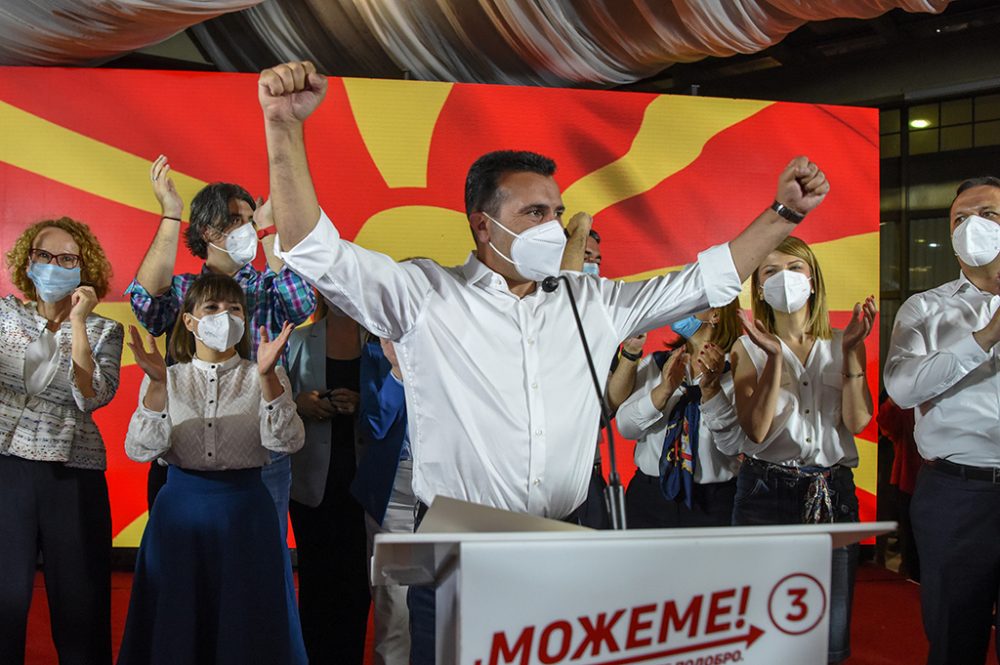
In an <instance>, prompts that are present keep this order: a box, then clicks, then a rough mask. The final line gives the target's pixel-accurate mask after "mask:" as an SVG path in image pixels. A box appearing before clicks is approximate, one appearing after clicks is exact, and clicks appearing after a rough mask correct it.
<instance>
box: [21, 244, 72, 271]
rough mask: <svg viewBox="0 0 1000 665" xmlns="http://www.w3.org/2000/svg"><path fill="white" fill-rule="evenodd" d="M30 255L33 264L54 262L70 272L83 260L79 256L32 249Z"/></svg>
mask: <svg viewBox="0 0 1000 665" xmlns="http://www.w3.org/2000/svg"><path fill="white" fill-rule="evenodd" d="M30 255H31V260H32V261H34V262H35V263H52V262H53V261H55V262H56V263H57V264H58V265H60V266H61V267H63V268H68V269H70V270H72V269H73V268H76V267H78V266H79V265H80V264H81V263H83V259H81V258H80V255H79V254H53V253H51V252H46V251H45V250H44V249H33V250H31V253H30Z"/></svg>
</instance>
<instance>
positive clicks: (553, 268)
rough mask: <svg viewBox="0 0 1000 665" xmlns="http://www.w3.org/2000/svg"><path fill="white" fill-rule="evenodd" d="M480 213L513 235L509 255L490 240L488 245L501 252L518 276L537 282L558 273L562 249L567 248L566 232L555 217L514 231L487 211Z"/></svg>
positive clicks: (501, 255)
mask: <svg viewBox="0 0 1000 665" xmlns="http://www.w3.org/2000/svg"><path fill="white" fill-rule="evenodd" d="M483 214H484V215H486V217H487V218H489V220H490V221H491V222H493V223H494V224H496V225H497V226H499V227H500V228H501V229H503V230H504V231H506V232H507V233H509V234H510V235H512V236H514V242H512V243H511V245H510V256H509V257H508V256H505V255H504V254H503V253H502V252H501V251H500V250H499V249H497V248H496V245H494V244H493V242H492V241H491V242H490V247H492V248H493V251H495V252H496V253H497V254H499V255H500V258H502V259H503V260H504V261H507V262H508V263H510V264H512V265H513V266H514V269H515V270H517V273H518V274H519V275H521V277H524V278H525V279H530V280H532V281H535V282H540V281H542V280H543V279H545V278H546V277H550V276H552V275H558V274H559V266H560V265H562V255H563V249H565V247H566V233H565V232H564V231H563V227H562V224H560V223H559V222H558V220H555V219H553V220H550V221H548V222H545V223H544V224H539V225H538V226H534V227H532V228H530V229H528V230H527V231H523V232H521V233H520V234H517V233H514V232H513V231H511V230H510V229H508V228H507V227H506V226H504V225H503V224H501V223H500V222H498V221H497V220H495V219H493V218H492V217H490V215H489V214H488V213H485V212H484V213H483Z"/></svg>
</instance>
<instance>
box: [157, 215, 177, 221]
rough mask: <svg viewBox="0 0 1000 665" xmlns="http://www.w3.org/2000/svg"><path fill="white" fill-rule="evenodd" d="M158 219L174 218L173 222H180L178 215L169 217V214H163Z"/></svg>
mask: <svg viewBox="0 0 1000 665" xmlns="http://www.w3.org/2000/svg"><path fill="white" fill-rule="evenodd" d="M160 219H172V220H174V221H175V222H180V221H182V220H181V218H180V217H170V216H169V215H163V216H162V217H160Z"/></svg>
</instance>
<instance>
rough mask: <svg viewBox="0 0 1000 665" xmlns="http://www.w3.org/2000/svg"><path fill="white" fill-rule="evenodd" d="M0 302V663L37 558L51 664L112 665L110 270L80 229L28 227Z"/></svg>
mask: <svg viewBox="0 0 1000 665" xmlns="http://www.w3.org/2000/svg"><path fill="white" fill-rule="evenodd" d="M7 265H8V268H9V270H10V277H11V281H12V282H13V284H14V286H15V287H16V288H17V289H19V290H20V291H21V293H23V294H24V297H25V298H26V300H27V302H22V301H21V300H19V299H18V298H17V297H15V296H12V295H10V296H7V297H5V298H3V299H0V571H3V572H2V580H3V581H2V583H0V662H3V663H22V662H24V648H25V631H26V627H27V619H28V607H29V605H30V603H31V594H32V587H33V586H34V580H35V567H36V564H37V562H38V553H39V550H41V553H42V556H43V558H44V568H43V572H44V574H45V582H46V584H45V590H46V593H47V595H48V600H49V607H50V608H51V618H52V637H53V640H54V642H55V645H56V651H57V652H58V653H59V662H60V663H96V664H98V665H101V664H104V665H107V664H110V663H111V508H110V505H109V504H108V486H107V482H106V481H105V478H104V469H105V467H106V457H105V450H104V441H103V440H102V439H101V434H100V432H99V431H98V430H97V426H96V425H95V424H94V419H93V417H92V416H91V414H92V413H93V411H94V410H96V409H98V408H100V407H102V406H104V405H105V404H107V403H108V402H110V401H111V398H112V397H114V395H115V391H116V390H117V389H118V370H119V365H120V363H121V353H122V337H123V332H122V326H121V324H119V323H116V322H114V321H111V320H109V319H106V318H103V317H101V316H97V315H96V314H94V313H93V310H94V306H95V305H96V304H97V302H98V300H99V299H100V298H103V297H104V295H105V293H106V292H107V290H108V281H109V279H110V277H111V265H110V264H109V263H108V260H107V258H106V257H105V255H104V251H103V250H102V249H101V245H100V244H99V243H98V242H97V239H96V238H95V237H94V236H93V234H92V233H91V232H90V229H89V228H88V227H87V226H86V225H85V224H82V223H80V222H77V221H74V220H72V219H69V218H67V217H63V218H61V219H56V220H47V221H43V222H39V223H37V224H34V225H33V226H31V227H29V228H28V229H27V230H25V231H24V232H23V233H22V234H21V235H20V237H19V238H18V239H17V241H15V243H14V247H13V249H11V250H10V252H8V254H7Z"/></svg>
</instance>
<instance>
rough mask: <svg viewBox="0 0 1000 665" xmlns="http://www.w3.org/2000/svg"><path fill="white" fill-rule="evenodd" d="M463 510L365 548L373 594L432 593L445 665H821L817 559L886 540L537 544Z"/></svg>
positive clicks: (804, 532)
mask: <svg viewBox="0 0 1000 665" xmlns="http://www.w3.org/2000/svg"><path fill="white" fill-rule="evenodd" d="M439 504H441V505H439ZM465 506H468V504H461V502H454V501H452V500H443V501H442V499H438V500H437V501H435V504H434V506H433V507H432V508H431V510H430V511H429V512H428V519H427V520H425V524H427V525H430V526H431V528H433V529H434V532H433V533H423V532H421V533H417V534H394V535H379V536H376V540H375V556H374V559H373V562H372V566H373V576H372V579H373V580H374V582H375V584H393V583H401V584H411V583H412V584H428V583H433V584H436V585H437V622H438V625H437V636H438V639H437V662H438V663H440V664H447V665H455V664H459V665H551V664H552V663H575V664H577V663H578V664H580V665H626V664H630V663H650V664H655V665H717V664H721V663H751V664H753V663H759V664H765V663H766V664H767V665H773V663H795V664H796V665H811V664H814V663H815V664H816V665H821V664H822V663H825V662H826V652H827V641H828V635H827V631H828V628H827V626H828V621H829V602H830V598H829V586H830V552H831V547H837V546H841V545H844V544H847V543H849V542H856V541H857V540H860V539H861V538H863V537H867V536H868V535H873V534H876V533H882V532H885V531H888V530H891V529H893V528H895V525H894V524H893V523H885V522H883V523H874V524H830V525H815V526H813V525H810V526H775V527H731V528H719V529H714V528H713V529H670V530H660V529H655V530H654V529H649V530H638V529H637V530H632V531H592V530H589V529H578V528H571V529H567V527H566V525H563V524H560V523H555V524H554V525H553V526H554V527H555V529H556V530H555V531H546V530H545V529H546V528H547V523H549V521H548V520H541V519H540V518H531V517H526V516H517V515H512V514H511V513H506V512H505V511H494V510H492V509H487V508H483V507H481V506H474V507H472V506H470V507H468V510H467V511H466V508H465ZM463 515H464V517H463ZM521 517H524V520H523V521H521V520H520V519H519V518H521ZM490 528H495V529H499V531H496V532H488V533H482V532H480V533H470V532H469V531H471V530H473V529H480V530H482V529H490ZM518 528H522V529H523V531H518V530H517V529H518ZM462 529H466V531H464V532H463V531H462Z"/></svg>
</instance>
